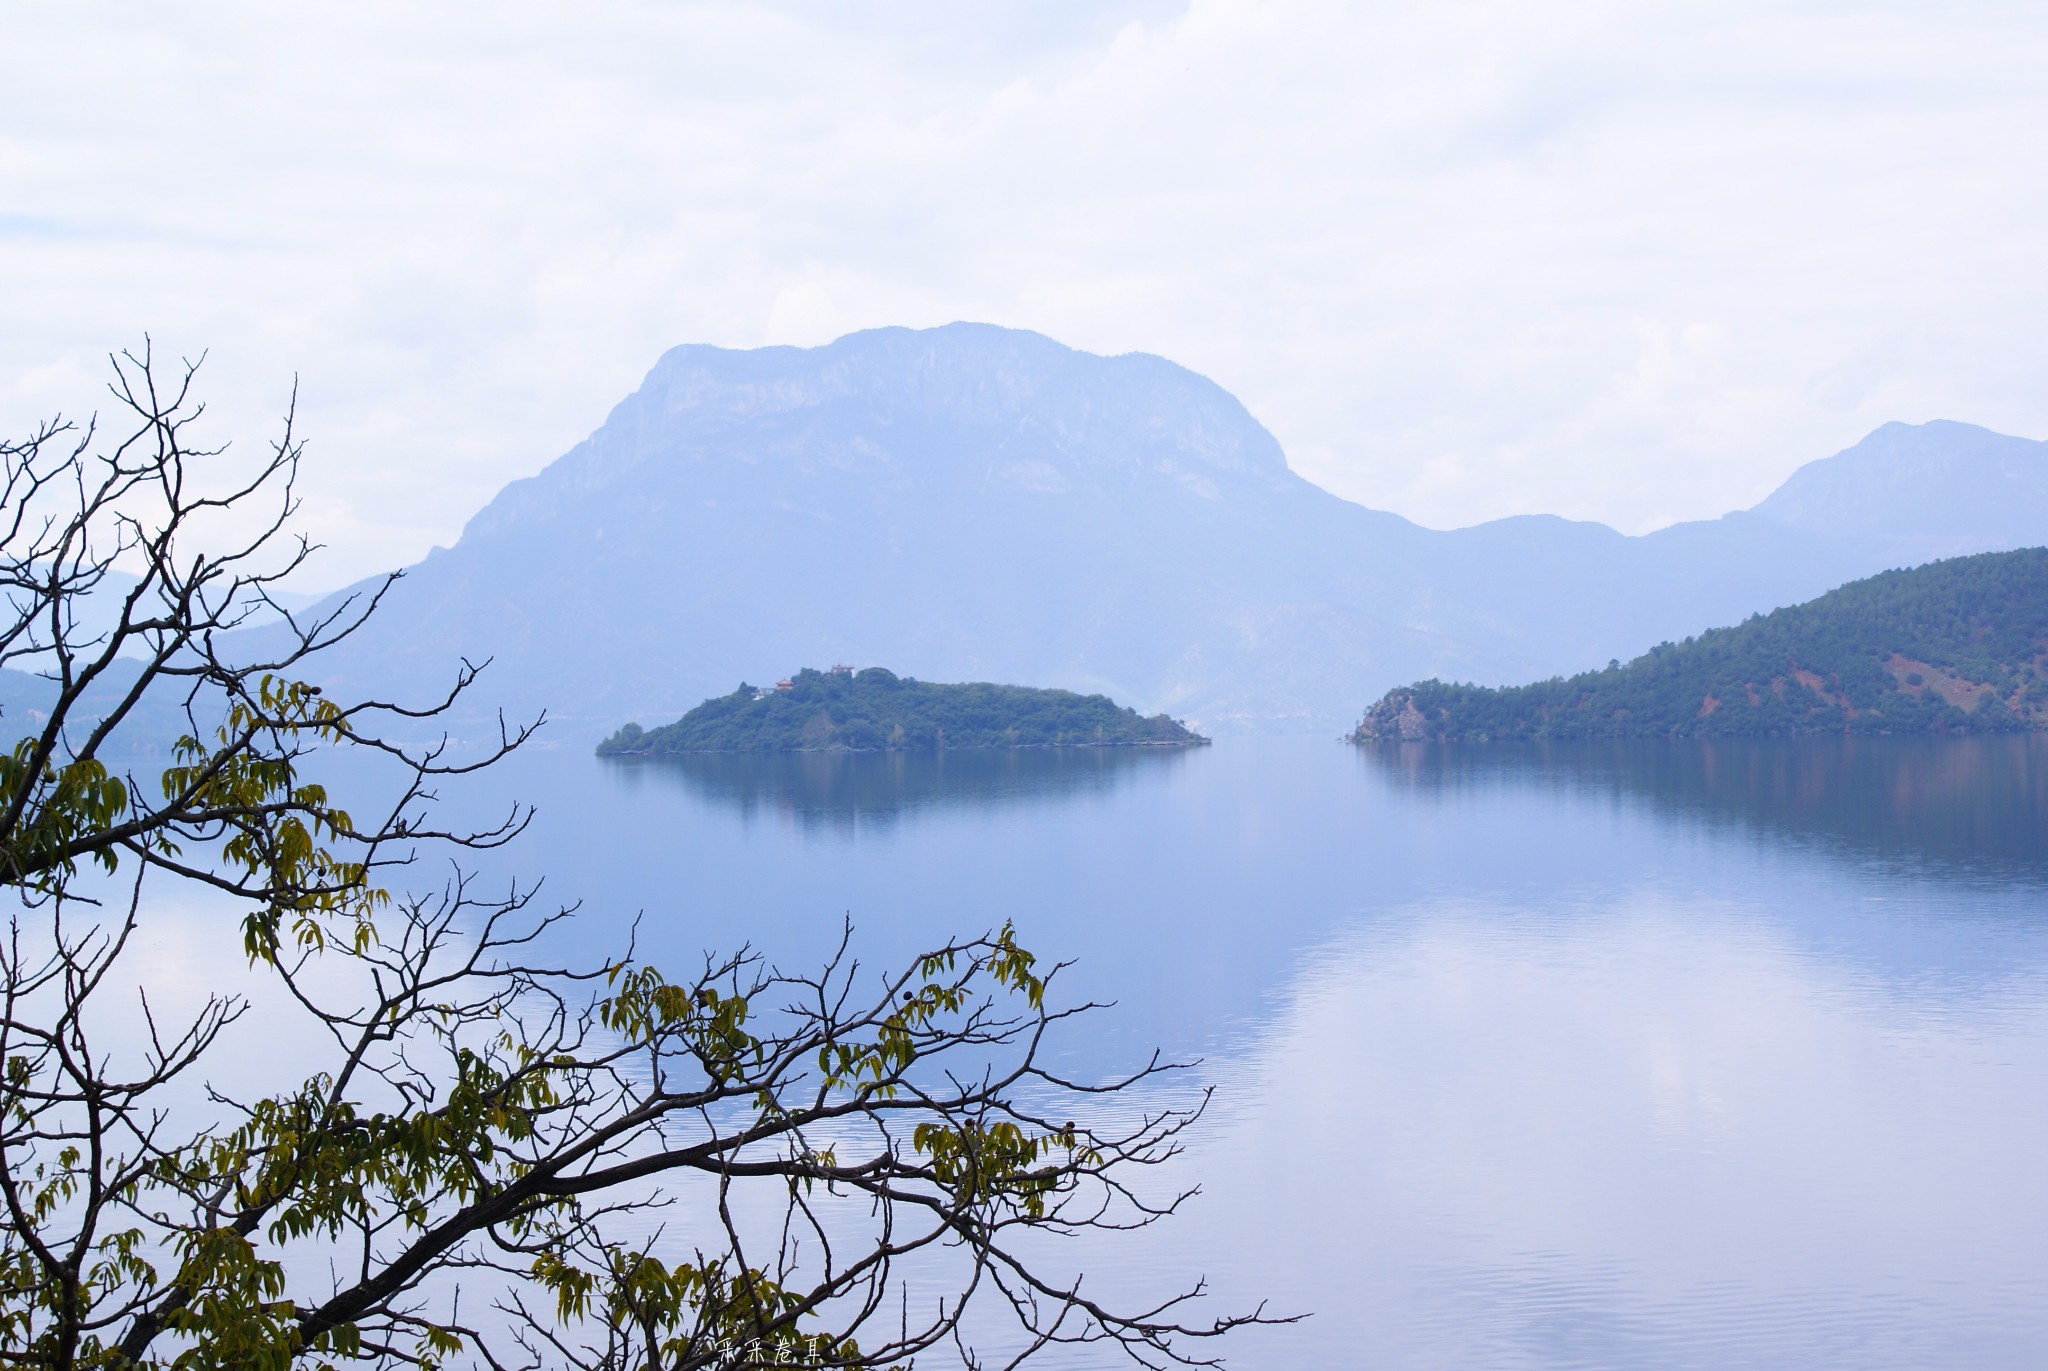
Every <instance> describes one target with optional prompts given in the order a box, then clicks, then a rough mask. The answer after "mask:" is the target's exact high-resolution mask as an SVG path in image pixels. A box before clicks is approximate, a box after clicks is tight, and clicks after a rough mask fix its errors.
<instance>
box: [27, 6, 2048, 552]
mask: <svg viewBox="0 0 2048 1371" xmlns="http://www.w3.org/2000/svg"><path fill="white" fill-rule="evenodd" d="M7 29H8V33H9V70H10V80H9V82H8V84H7V85H6V87H5V88H4V90H0V299H4V300H5V301H6V302H7V309H6V316H5V317H6V327H4V328H0V420H4V421H5V422H6V424H7V426H8V427H9V428H10V429H13V428H18V427H19V426H20V425H21V424H22V423H23V422H25V420H26V419H27V418H28V417H29V416H31V415H35V414H39V413H41V412H42V411H44V410H46V409H48V408H49V407H51V406H53V405H56V404H59V403H61V404H63V405H65V406H67V407H75V406H77V405H78V404H79V403H80V397H81V396H85V395H89V394H90V393H91V391H92V388H93V386H94V385H95V383H96V381H97V372H96V366H97V363H96V360H95V359H96V358H97V357H98V355H99V354H100V353H102V352H104V351H105V350H106V349H107V348H109V347H113V346H119V345H121V344H124V343H128V342H130V341H133V340H134V339H135V338H136V337H137V335H138V334H139V333H140V332H141V331H142V330H144V329H148V330H151V331H152V332H154V333H155V334H156V335H157V337H158V338H159V339H160V340H161V341H163V342H164V343H166V344H168V345H170V346H173V347H176V348H182V349H187V350H190V349H197V348H200V347H210V348H211V349H212V350H213V356H214V362H213V364H212V373H213V374H212V376H211V379H210V382H209V385H210V390H211V393H212V394H213V396H214V397H215V400H216V406H217V410H218V412H220V413H221V414H222V416H223V421H222V422H223V428H224V430H227V431H233V432H235V433H238V434H243V435H246V436H247V437H248V438H249V439H250V440H252V441H253V440H254V439H255V438H257V437H258V436H260V435H261V433H262V432H263V431H264V428H263V423H262V420H263V418H264V416H265V415H267V414H268V413H271V412H274V411H275V409H276V408H277V407H278V406H280V405H281V404H282V401H283V397H284V394H285V391H286V388H287V387H288V385H289V377H290V374H291V373H292V372H294V371H296V372H298V373H300V374H301V375H302V376H303V378H304V398H305V407H304V414H305V419H306V423H307V428H308V431H309V432H310V433H311V435H312V438H313V442H314V447H313V452H314V454H315V458H316V472H315V479H314V481H313V484H312V487H311V489H310V491H309V494H310V496H311V501H310V505H311V510H312V513H313V514H314V515H315V517H316V521H317V522H318V524H319V526H320V528H321V531H322V534H323V536H324V537H325V538H326V539H327V540H328V541H329V542H330V543H332V544H334V545H335V549H336V550H335V552H334V553H333V554H331V555H330V558H329V578H330V579H340V578H341V577H343V576H346V575H354V574H358V573H362V572H367V571H370V570H373V569H376V568H378V567H381V566H385V565H389V564H394V563H397V562H402V561H407V560H411V559H412V558H415V557H417V556H418V555H420V554H421V553H423V552H424V551H425V549H426V547H427V546H428V545H429V544H431V543H433V542H437V541H438V542H446V541H449V540H450V539H451V538H452V537H453V536H454V535H455V533H456V532H457V531H458V530H459V528H460V526H461V523H462V521H463V520H464V519H465V518H466V517H467V516H468V515H469V514H470V513H471V512H473V510H474V509H475V508H476V507H477V506H478V505H479V504H480V503H481V502H482V501H483V500H484V499H486V498H488V496H489V495H490V493H491V492H492V491H493V490H495V489H496V487H497V486H498V485H499V484H501V483H502V482H503V481H505V480H506V479H509V478H511V477H513V476H517V475H522V474H525V473H527V472H530V471H532V470H535V469H537V468H538V467H539V466H540V465H542V464H543V463H545V462H546V461H547V460H549V459H551V458H552V457H554V456H555V455H557V454H558V453H559V452H561V451H562V450H563V449H565V448H566V447H568V446H569V445H570V444H571V443H573V442H574V441H575V440H576V439H578V438H579V437H580V436H581V435H582V434H583V433H585V432H587V431H588V430H589V429H590V428H592V427H594V426H595V425H596V424H597V423H598V422H599V421H600V420H601V419H602V418H603V415H604V412H605V411H606V409H607V408H608V407H609V406H610V405H611V404H612V403H613V402H615V401H616V400H617V399H619V398H620V397H621V396H623V395H624V394H625V393H626V392H627V391H628V390H629V389H631V387H632V386H633V384H634V383H635V382H636V381H637V379H638V377H639V375H640V374H641V373H642V372H643V371H644V370H645V368H646V367H647V366H648V365H649V364H651V362H652V361H653V359H654V357H655V356H656V355H658V354H659V352H660V351H661V350H662V349H663V348H664V347H667V346H669V345H671V344H674V343H678V342H686V341H704V342H717V343H724V344H729V345H740V346H749V345H756V344H760V343H765V342H795V343H815V342H820V341H824V340H825V339H827V338H829V337H831V336H833V335H835V334H837V333H839V332H842V331H845V330H847V329H851V328H856V327H863V326H868V325H873V324H883V323H911V324H930V323H938V322H944V321H946V320H949V319H954V318H981V319H989V320H992V321H995V322H1000V323H1007V324H1014V325H1020V326H1025V327H1031V328H1037V329H1040V330H1042V331H1044V332H1046V333H1049V334H1052V335H1053V336H1055V337H1058V338H1061V339H1063V340H1065V341H1068V342H1071V343H1074V344H1076V345H1078V346H1083V347H1089V348H1092V349H1095V350H1098V351H1109V352H1115V351H1125V350H1130V349H1143V350H1147V351H1153V352H1159V353H1163V354H1165V355H1167V356H1170V357H1173V358H1175V359H1177V360H1180V361H1182V362H1185V363H1187V364H1188V365H1190V366H1193V367H1195V368H1196V369H1198V370H1200V371H1203V372H1205V373H1207V374H1209V375H1211V376H1212V377H1214V378H1215V379H1216V380H1217V381H1219V382H1221V383H1222V384H1223V385H1225V386H1227V387H1229V388H1230V389H1232V390H1233V391H1235V392H1236V393H1237V394H1238V395H1240V396H1241V397H1242V398H1244V399H1245V401H1246V402H1247V403H1248V404H1250V405H1251V407H1252V409H1253V410H1254V412H1255V413H1257V414H1258V415H1259V416H1260V417H1261V418H1262V419H1264V420H1265V421H1266V422H1267V423H1268V424H1269V425H1270V426H1271V427H1272V428H1273V429H1274V431H1275V432H1276V433H1277V434H1278V436H1279V437H1280V439H1281V441H1282V442H1283V443H1284V444H1285V445H1286V447H1287V449H1288V451H1289V453H1290V455H1291V457H1292V458H1293V460H1294V461H1295V463H1296V465H1297V467H1299V468H1301V469H1302V470H1303V471H1304V472H1306V473H1307V474H1309V475H1310V476H1312V477H1314V478H1315V479H1317V480H1320V481H1322V482H1323V483H1325V484H1327V485H1329V486H1330V487H1332V488H1333V489H1336V490H1337V491H1339V492H1340V493H1343V494H1345V495H1348V496H1351V497H1353V498H1356V499H1360V500H1363V501H1365V502H1367V503H1370V504H1375V505H1378V506H1381V507H1387V508H1393V509H1397V510H1400V511H1402V512H1404V513H1408V514H1411V515H1412V516H1414V517H1417V518H1420V519H1422V520H1424V521H1425V522H1431V523H1437V524H1452V523H1464V522H1471V521H1474V520H1477V519H1482V518H1488V517H1493V516H1497V515H1501V514H1507V513H1514V512H1522V511H1531V510H1553V511H1557V512H1562V513H1568V514H1573V515H1578V516H1582V517H1593V518H1602V519H1606V520H1609V521H1611V522H1614V523H1617V524H1619V525H1620V526H1623V527H1626V528H1631V529H1637V528H1643V527H1646V526H1650V525H1654V524H1656V523H1659V522H1663V521H1667V520H1670V519H1675V518H1682V517H1693V516H1699V515H1710V514H1714V513H1718V512H1720V511H1721V510H1723V509H1726V508H1730V507H1733V506H1737V505H1742V504H1747V503H1749V502H1751V501H1753V500H1754V499H1756V498H1758V497H1759V496H1761V495H1762V494H1763V493H1764V492H1765V491H1767V490H1768V489H1769V488H1770V487H1771V486H1772V485H1773V484H1775V483H1776V481H1777V480H1779V479H1781V478H1782V477H1783V475H1784V474H1785V473H1786V472H1787V471H1789V470H1790V469H1791V467H1792V466H1794V465H1796V464H1797V463H1798V462H1800V461H1803V460H1806V459H1808V458H1811V457H1814V456H1818V455H1822V454H1824V453H1825V452H1828V451H1831V450H1833V449H1834V448H1836V447H1839V446H1842V445H1844V444H1846V443H1848V442H1850V441H1853V440H1854V439H1855V438H1856V437H1858V436H1860V435H1861V433H1862V432H1864V431H1866V430H1867V429H1869V428H1871V427H1874V426H1875V425H1876V424H1878V423H1880V422H1882V421H1884V420H1886V419H1892V418H1903V419H1914V420H1917V419H1925V418H1932V417H1936V416H1946V417H1952V418H1960V419H1968V420H1974V421H1977V422H1981V423H1987V424H1990V425H1992V426H1994V427H1999V428H2003V429H2006V430H2008V431H2014V432H2021V433H2026V434H2030V435H2034V436H2041V435H2044V434H2048V394H2044V391H2043V388H2042V387H2041V386H2040V385H2039V384H2038V378H2039V375H2040V372H2041V369H2042V362H2043V360H2044V349H2048V343H2044V341H2043V338H2042V331H2041V330H2040V328H2039V325H2038V320H2039V319H2040V318H2041V317H2043V314H2044V308H2043V307H2044V305H2048V284H2044V278H2043V275H2042V273H2041V272H2040V271H2039V270H2038V268H2037V266H2036V262H2035V258H2036V255H2037V243H2038V237H2039V232H2038V229H2037V227H2036V225H2037V224H2038V223H2039V222H2040V221H2041V219H2042V217H2043V211H2044V209H2048V184H2044V178H2048V155H2044V154H2048V87H2044V84H2043V83H2042V82H2041V81H2040V80H2039V76H2038V73H2039V71H2040V70H2041V66H2042V59H2043V58H2044V56H2048V15H2044V14H2043V13H2041V12H2039V11H2038V10H2037V9H2036V8H2034V7H2029V6H2021V5H2000V4H1976V5H1969V4H1964V5H1954V6H1946V7H1939V8H1937V7H1931V6H1924V5H1896V6H1884V5H1873V4H1859V5H1846V4H1828V3H1806V4H1764V3H1760V2H1759V0H1751V2H1750V3H1742V2H1740V0H1738V2H1735V3H1715V4H1706V3H1688V4H1671V5H1660V6H1640V5H1621V4H1608V3H1597V0H1561V3H1559V4H1555V5H1550V6H1528V5H1518V4H1509V3H1505V0H1498V2H1496V0H1482V2H1479V3H1464V4H1458V3H1439V4H1433V5H1420V4H1408V5H1388V4H1379V5H1373V4H1356V3H1344V4H1339V3H1317V0H1270V2H1268V3H1258V2H1256V0H1195V3H1192V4H1189V5H1187V6H1186V7H1185V8H1175V7H1173V6H1172V5H1170V4H1168V3H1166V0H1138V2H1136V3H1129V4H1123V5H1096V4H1081V3H1073V4H1060V5H1045V4H1026V3H1024V2H1023V0H1009V2H1008V3H1004V4H1000V5H993V6H990V7H987V8H978V7H961V6H947V5H941V4H936V3H924V2H923V0H919V3H914V4H913V3H894V4H887V3H885V4H878V5H872V6H867V5H864V6H857V7H856V6H843V5H836V4H829V3H825V0H808V2H807V3H803V4H791V5H786V6H782V7H779V8H771V7H768V6H764V5H755V4H736V3H735V4H698V5H672V4H656V3H647V4H630V3H610V4H591V5H583V6H575V7H567V6H552V5H539V4H533V3H508V4H502V5H496V6H490V7H484V6H440V7H433V8H431V9H427V8H421V7H414V6H403V5H396V4H351V5H341V4H329V5H325V6H293V7H277V6H267V5H255V4H227V3H214V4H195V5H188V6H180V7H177V8H176V9H174V10H173V9H164V8H162V7H159V6H149V5H142V4H111V3H101V4H90V3H88V4H79V5H73V6H64V7H56V6H48V7H44V6H27V5H19V6H12V7H10V12H9V14H8V21H7Z"/></svg>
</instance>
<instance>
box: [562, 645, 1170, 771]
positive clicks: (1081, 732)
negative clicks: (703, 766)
mask: <svg viewBox="0 0 2048 1371" xmlns="http://www.w3.org/2000/svg"><path fill="white" fill-rule="evenodd" d="M1205 741H1207V740H1206V739H1204V738H1202V737H1201V736H1200V735H1198V734H1195V733H1191V732H1189V731H1188V730H1187V729H1186V728H1184V727H1182V726H1181V725H1180V724H1178V723H1176V722H1175V721H1174V720H1172V719H1169V718H1167V717H1166V716H1165V715H1164V714H1157V715H1154V716H1153V717H1151V718H1149V719H1147V718H1143V717H1141V716H1140V715H1139V714H1138V712H1137V711H1136V710H1134V709H1125V708H1120V707H1119V706H1118V705H1117V704H1116V703H1115V702H1114V701H1113V700H1111V699H1110V698H1109V697H1108V696H1106V695H1077V694H1075V693H1074V692H1073V691H1071V690H1033V689H1029V688H1027V687H1024V686H1008V685H990V684H986V683H982V682H976V683H973V684H968V685H935V684H933V683H932V682H930V681H918V680H912V679H911V678H910V677H907V676H898V675H896V674H895V673H894V672H892V671H886V670H884V669H883V668H881V667H869V668H868V669H867V670H865V671H861V672H853V671H849V670H845V669H837V670H833V671H816V670H811V669H809V668H806V669H805V670H803V671H799V672H798V673H797V674H796V675H794V676H792V677H790V678H789V679H788V680H787V681H784V682H778V683H777V685H776V686H775V687H774V688H773V689H768V690H760V689H756V688H755V687H754V686H751V685H746V684H744V683H743V684H742V685H741V686H740V687H739V689H737V690H735V691H733V693H732V694H730V695H722V696H719V697H718V698H717V699H713V700H706V701H705V702H704V703H703V704H701V705H698V706H697V707H696V708H695V709H693V710H691V711H690V712H689V713H688V714H685V715H684V716H683V717H682V718H680V719H678V720H677V721H676V722H674V723H672V724H669V725H667V726H665V727H662V728H657V729H653V730H643V729H641V727H640V726H639V725H638V724H627V725H626V726H625V727H624V728H621V729H620V730H619V731H618V732H617V733H614V734H613V735H612V736H611V737H609V738H607V739H606V740H605V741H604V742H603V743H601V744H599V745H598V749H597V750H598V752H599V753H600V754H601V755H609V756H621V755H634V756H643V755H644V756H654V755H660V754H663V753H676V752H869V751H881V750H891V751H904V750H913V751H934V750H938V749H941V748H956V747H1129V746H1146V745H1150V746H1160V745H1166V746H1172V745H1180V744H1188V743H1200V742H1205Z"/></svg>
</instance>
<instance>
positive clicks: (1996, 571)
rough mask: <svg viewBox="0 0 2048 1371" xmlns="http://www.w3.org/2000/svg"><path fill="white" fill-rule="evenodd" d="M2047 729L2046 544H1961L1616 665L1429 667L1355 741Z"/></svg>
mask: <svg viewBox="0 0 2048 1371" xmlns="http://www.w3.org/2000/svg"><path fill="white" fill-rule="evenodd" d="M2044 728H2048V548H2025V549H2022V550H2020V551H2018V552H1993V553H1985V554H1982V555H1980V556H1975V557H1958V558H1955V559H1953V560H1951V561H1946V562H1935V563H1931V564H1929V565H1927V566H1922V567H1915V568H1913V569H1911V570H1906V571H1887V572H1884V573H1882V574H1881V575H1877V576H1872V577H1870V578H1868V579H1867V580H1862V581H1852V582H1851V583H1849V584H1848V585H1845V586H1842V587H1840V588H1839V589H1836V590H1832V591H1830V592H1828V593H1827V594H1826V595H1823V596H1821V597H1820V598H1819V599H1816V600H1809V601H1808V602H1806V603H1805V604H1802V605H1794V606H1792V607H1790V608H1788V609H1780V610H1777V611H1774V612H1773V613H1770V614H1766V615H1757V616H1754V617H1752V618H1751V619H1749V620H1748V622H1746V623H1743V624H1740V625H1738V626H1736V627H1734V628H1720V629H1714V630H1712V631H1710V632H1707V633H1702V634H1701V635H1699V636H1698V637H1697V638H1687V639H1686V640H1685V641H1684V642H1682V643H1663V644H1660V645H1658V646H1657V647H1655V648H1652V649H1651V650H1650V651H1649V652H1647V653H1645V654H1644V655H1642V656H1641V657H1638V658H1636V659H1635V660H1634V661H1632V662H1629V663H1628V664H1626V665H1622V664H1620V663H1613V664H1610V665H1609V666H1608V667H1607V669H1606V670H1604V671H1589V672H1585V673H1582V674H1580V675H1577V676H1573V677H1570V678H1569V679H1565V678H1555V679H1552V680H1548V681H1538V682H1536V683H1535V684H1534V685H1526V686H1516V687H1510V688H1505V689H1489V688H1486V687H1482V686H1473V685H1451V684H1446V683H1444V682H1442V681H1423V682H1421V683H1419V684H1417V685H1411V686H1404V687H1401V688H1400V689H1398V690H1392V691H1389V692H1388V693H1387V694H1386V696H1385V697H1384V698H1383V699H1381V700H1380V701H1379V703H1377V704H1375V705H1374V706H1373V707H1372V708H1371V709H1369V710H1368V711H1366V715H1365V718H1364V719H1363V721H1361V722H1360V723H1359V725H1358V727H1357V729H1356V730H1355V731H1354V732H1353V733H1352V734H1351V740H1352V741H1353V742H1374V741H1386V740H1391V741H1409V742H1414V741H1432V742H1451V741H1470V742H1484V741H1491V740H1508V739H1570V738H1675V737H1742V736H1748V737H1770V736H1779V737H1783V736H1790V735H1793V734H1818V733H1988V732H2017V731H2023V730H2028V729H2044Z"/></svg>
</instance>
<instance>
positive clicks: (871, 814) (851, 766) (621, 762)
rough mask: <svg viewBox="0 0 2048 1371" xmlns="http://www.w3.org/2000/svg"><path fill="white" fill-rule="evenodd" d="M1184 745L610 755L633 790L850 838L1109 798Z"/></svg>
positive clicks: (1181, 754) (1177, 760)
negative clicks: (916, 821) (959, 816)
mask: <svg viewBox="0 0 2048 1371" xmlns="http://www.w3.org/2000/svg"><path fill="white" fill-rule="evenodd" d="M1187 752H1188V749H1186V748H1181V747H1064V748H954V749H948V750H946V751H944V752H780V753H734V752H699V753H678V754H675V755H673V756H666V757H610V758H605V759H604V762H605V764H606V766H607V767H608V768H609V769H610V770H612V772H613V773H614V775H615V777H616V779H617V781H618V783H619V785H620V786H621V787H622V788H624V789H625V790H627V791H628V792H629V793H631V792H632V791H633V790H634V789H636V788H639V787H661V786H671V787H681V788H683V789H684V790H686V791H689V792H690V793H691V794H692V795H693V796H694V797H696V798H698V799H700V800H705V801H710V802H712V803H714V804H717V805H719V806H721V807H729V808H731V809H734V810H737V811H738V812H739V813H740V814H741V815H742V816H744V817H746V818H749V819H752V818H755V817H759V816H762V815H778V816H782V817H785V818H788V819H791V820H793V821H794V822H795V823H796V824H798V825H799V826H800V827H802V828H804V829H806V830H837V831H839V832H841V833H844V834H846V835H848V836H851V835H853V834H855V833H856V832H858V831H859V830H860V829H862V828H873V827H885V826H888V825H892V824H895V823H897V822H898V821H900V820H902V819H905V818H907V817H909V816H911V815H914V814H919V813H922V812H927V811H933V810H943V809H960V808H976V809H981V808H1005V807H1010V806H1016V805H1029V804H1043V803H1049V802H1057V801H1062V800H1073V799H1079V798H1084V797H1089V796H1103V795H1107V794H1109V793H1111V792H1112V791H1114V790H1116V789H1117V788H1119V787H1120V786H1123V785H1125V784H1128V783H1129V782H1131V781H1134V780H1137V779H1139V778H1140V777H1157V778H1161V779H1163V778H1164V777H1165V776H1166V775H1170V774H1172V772H1173V771H1174V769H1176V768H1177V767H1179V766H1180V765H1181V764H1182V763H1184V762H1185V761H1186V760H1187Z"/></svg>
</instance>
